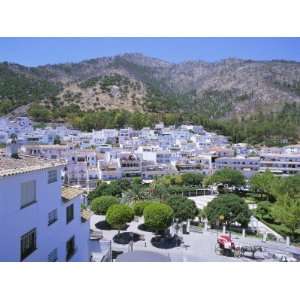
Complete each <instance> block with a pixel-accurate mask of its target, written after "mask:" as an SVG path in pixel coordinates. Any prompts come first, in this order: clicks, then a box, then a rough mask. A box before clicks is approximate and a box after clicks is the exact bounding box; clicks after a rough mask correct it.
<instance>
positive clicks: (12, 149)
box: [6, 134, 19, 159]
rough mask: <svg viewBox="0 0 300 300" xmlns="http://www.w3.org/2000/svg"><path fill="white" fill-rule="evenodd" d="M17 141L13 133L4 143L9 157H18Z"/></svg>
mask: <svg viewBox="0 0 300 300" xmlns="http://www.w3.org/2000/svg"><path fill="white" fill-rule="evenodd" d="M18 150H19V143H18V140H17V136H16V135H15V134H12V135H11V138H10V141H9V142H8V143H7V145H6V155H7V156H9V157H11V158H16V159H17V158H19V155H18Z"/></svg>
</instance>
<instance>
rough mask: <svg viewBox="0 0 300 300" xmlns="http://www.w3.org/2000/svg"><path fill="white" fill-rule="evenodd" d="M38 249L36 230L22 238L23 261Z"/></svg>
mask: <svg viewBox="0 0 300 300" xmlns="http://www.w3.org/2000/svg"><path fill="white" fill-rule="evenodd" d="M35 249H36V229H32V230H30V231H29V232H27V233H25V234H24V235H22V236H21V261H22V260H24V259H25V258H26V257H27V256H29V255H30V254H31V253H32V252H34V251H35Z"/></svg>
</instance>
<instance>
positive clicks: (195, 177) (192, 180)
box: [181, 173, 204, 186]
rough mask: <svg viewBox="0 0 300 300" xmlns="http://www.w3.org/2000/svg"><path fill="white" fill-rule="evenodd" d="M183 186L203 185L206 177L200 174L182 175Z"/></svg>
mask: <svg viewBox="0 0 300 300" xmlns="http://www.w3.org/2000/svg"><path fill="white" fill-rule="evenodd" d="M181 178H182V182H183V185H189V186H191V185H192V186H195V185H202V181H203V179H204V175H203V174H200V173H185V174H182V175H181Z"/></svg>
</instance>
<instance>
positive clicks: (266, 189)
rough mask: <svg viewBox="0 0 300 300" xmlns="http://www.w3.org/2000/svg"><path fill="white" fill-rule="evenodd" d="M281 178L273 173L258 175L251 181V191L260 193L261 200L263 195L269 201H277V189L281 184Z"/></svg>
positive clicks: (267, 172)
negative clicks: (275, 196)
mask: <svg viewBox="0 0 300 300" xmlns="http://www.w3.org/2000/svg"><path fill="white" fill-rule="evenodd" d="M279 180H280V179H279V178H278V177H275V176H274V175H273V174H272V172H271V171H269V170H268V171H266V172H264V173H257V174H255V175H254V176H252V177H251V179H250V186H251V189H252V190H253V191H254V192H255V193H260V195H261V198H262V196H263V195H265V196H266V197H267V200H268V201H275V198H274V195H275V187H276V186H277V185H278V183H279Z"/></svg>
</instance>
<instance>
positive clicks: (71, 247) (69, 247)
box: [66, 235, 76, 261]
mask: <svg viewBox="0 0 300 300" xmlns="http://www.w3.org/2000/svg"><path fill="white" fill-rule="evenodd" d="M75 250H76V249H75V236H74V235H73V236H72V237H71V238H70V239H69V240H68V241H67V243H66V260H67V261H68V260H69V259H70V258H71V257H72V256H73V255H74V253H75Z"/></svg>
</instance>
